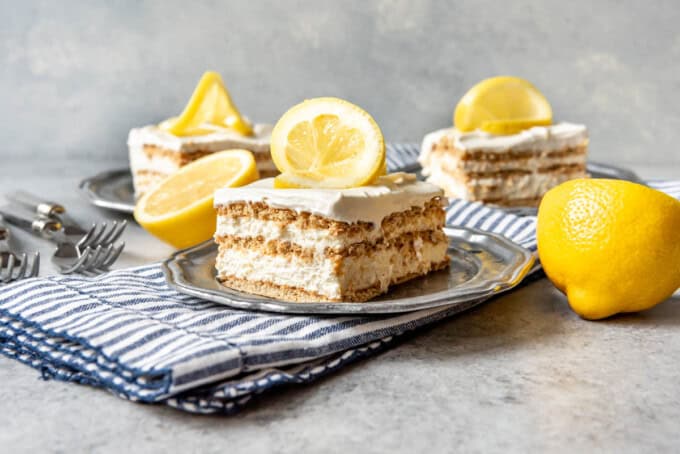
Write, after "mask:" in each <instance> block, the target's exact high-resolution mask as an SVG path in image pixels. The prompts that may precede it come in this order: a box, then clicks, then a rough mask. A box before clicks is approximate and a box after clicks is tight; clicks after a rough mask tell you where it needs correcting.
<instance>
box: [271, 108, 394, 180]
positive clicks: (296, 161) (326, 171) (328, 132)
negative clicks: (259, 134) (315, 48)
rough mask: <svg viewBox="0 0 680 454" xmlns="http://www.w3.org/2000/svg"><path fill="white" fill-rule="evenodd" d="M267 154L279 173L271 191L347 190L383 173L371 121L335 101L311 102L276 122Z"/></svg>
mask: <svg viewBox="0 0 680 454" xmlns="http://www.w3.org/2000/svg"><path fill="white" fill-rule="evenodd" d="M271 154H272V159H273V161H274V164H275V165H276V167H277V168H278V169H279V171H280V172H281V174H282V175H280V176H279V177H277V178H276V180H275V183H274V184H275V187H278V188H287V187H308V188H350V187H355V186H362V185H365V184H368V183H371V182H372V181H373V180H375V178H377V177H378V176H379V175H381V174H383V173H384V172H385V169H386V163H385V141H384V139H383V135H382V132H381V131H380V128H379V127H378V125H377V124H376V122H375V120H374V119H373V117H371V116H370V115H369V114H368V113H367V112H366V111H364V110H363V109H361V108H360V107H358V106H355V105H354V104H352V103H350V102H347V101H344V100H342V99H338V98H315V99H310V100H307V101H304V102H302V103H300V104H298V105H296V106H294V107H292V108H291V109H290V110H288V111H287V112H286V113H285V114H284V115H283V116H282V117H281V119H280V120H279V121H278V122H277V123H276V126H274V129H273V131H272V137H271Z"/></svg>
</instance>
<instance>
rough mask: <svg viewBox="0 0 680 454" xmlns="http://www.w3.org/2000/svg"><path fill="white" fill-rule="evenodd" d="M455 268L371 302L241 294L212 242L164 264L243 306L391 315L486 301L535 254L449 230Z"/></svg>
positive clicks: (217, 297)
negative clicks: (219, 273) (218, 263)
mask: <svg viewBox="0 0 680 454" xmlns="http://www.w3.org/2000/svg"><path fill="white" fill-rule="evenodd" d="M445 232H446V235H447V236H448V238H449V255H450V256H451V266H450V267H449V269H447V270H442V271H437V272H434V273H431V274H429V275H427V276H424V277H422V278H417V279H414V280H411V281H408V282H405V283H403V284H400V285H397V286H395V287H394V288H393V289H391V290H390V291H389V292H388V293H387V294H385V295H382V296H380V297H377V298H375V299H373V300H371V301H369V302H366V303H327V302H318V303H291V302H285V301H278V300H275V299H271V298H266V297H261V296H257V295H252V294H247V293H242V292H239V291H236V290H232V289H230V288H228V287H225V286H224V285H222V284H220V283H219V282H218V281H217V279H216V278H215V275H216V271H215V256H216V255H217V246H216V245H215V243H213V242H212V241H207V242H205V243H202V244H199V245H198V246H194V247H192V248H189V249H185V250H182V251H178V252H176V253H175V254H173V255H172V256H171V257H170V258H168V259H167V260H166V261H165V262H163V271H164V273H165V277H166V279H167V281H168V284H169V285H170V286H171V287H173V288H174V289H176V290H177V291H179V292H181V293H185V294H188V295H193V296H197V297H199V298H203V299H206V300H209V301H214V302H216V303H220V304H224V305H226V306H230V307H235V308H239V309H248V310H258V311H269V312H280V313H288V314H319V315H324V314H355V315H356V314H387V313H399V312H410V311H415V310H419V309H427V308H433V307H439V306H450V305H465V308H466V309H467V308H468V307H472V306H474V304H471V303H472V302H481V301H483V300H485V299H487V298H489V297H491V296H494V295H496V294H498V293H501V292H504V291H506V290H509V289H511V288H512V287H514V286H516V285H517V284H519V283H520V282H521V281H522V279H523V278H524V277H525V276H526V275H527V273H528V272H529V271H530V270H531V267H532V265H533V263H534V258H533V255H532V254H531V252H529V251H527V250H525V249H523V248H521V247H520V246H518V245H516V244H514V243H512V242H511V241H509V240H507V239H505V238H504V237H502V236H500V235H495V234H492V233H488V232H482V231H480V230H475V229H467V228H460V227H447V228H445Z"/></svg>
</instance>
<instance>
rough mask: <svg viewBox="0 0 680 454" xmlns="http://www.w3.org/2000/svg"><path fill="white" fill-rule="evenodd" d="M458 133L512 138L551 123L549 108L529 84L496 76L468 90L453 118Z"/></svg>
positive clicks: (543, 97)
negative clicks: (475, 131) (470, 132)
mask: <svg viewBox="0 0 680 454" xmlns="http://www.w3.org/2000/svg"><path fill="white" fill-rule="evenodd" d="M453 123H454V125H455V126H456V129H458V130H459V131H462V132H469V131H474V130H476V129H481V130H483V131H486V132H489V133H492V134H516V133H518V132H519V131H521V130H523V129H526V128H530V127H532V126H545V125H550V124H551V123H552V108H551V107H550V103H549V102H548V100H547V99H546V98H545V96H543V94H542V93H541V92H540V91H539V90H538V89H537V88H536V87H534V86H533V85H532V84H531V83H530V82H529V81H527V80H524V79H521V78H519V77H512V76H499V77H492V78H490V79H485V80H483V81H481V82H479V83H478V84H477V85H475V86H474V87H472V88H471V89H470V90H468V92H467V93H465V95H464V96H463V97H462V98H461V100H460V101H459V102H458V105H457V106H456V111H455V112H454V115H453Z"/></svg>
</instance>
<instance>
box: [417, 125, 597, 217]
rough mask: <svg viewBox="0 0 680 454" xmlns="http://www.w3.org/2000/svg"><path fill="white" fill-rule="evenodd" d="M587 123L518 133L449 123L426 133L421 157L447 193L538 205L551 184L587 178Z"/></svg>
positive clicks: (426, 171)
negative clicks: (466, 128)
mask: <svg viewBox="0 0 680 454" xmlns="http://www.w3.org/2000/svg"><path fill="white" fill-rule="evenodd" d="M587 152H588V131H587V129H586V127H585V126H584V125H579V124H573V123H558V124H555V125H550V126H535V127H532V128H529V129H525V130H523V131H520V132H518V133H516V134H509V135H496V134H490V133H487V132H484V131H480V130H477V131H471V132H461V131H459V130H458V129H456V128H447V129H442V130H439V131H435V132H432V133H430V134H428V135H426V136H425V138H424V140H423V144H422V149H421V154H420V158H419V162H420V164H421V165H422V167H423V174H424V175H426V176H427V181H429V182H431V183H433V184H436V185H437V186H439V187H441V188H443V189H444V191H445V192H446V195H447V196H449V197H455V198H460V199H466V200H474V201H480V202H483V203H490V204H494V205H501V206H538V204H539V202H540V201H541V198H542V197H543V194H545V193H546V192H547V191H548V190H549V189H551V188H553V187H554V186H557V185H558V184H560V183H563V182H565V181H567V180H572V179H574V178H584V177H587V176H588V174H587V171H586V158H587Z"/></svg>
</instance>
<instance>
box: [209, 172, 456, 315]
mask: <svg viewBox="0 0 680 454" xmlns="http://www.w3.org/2000/svg"><path fill="white" fill-rule="evenodd" d="M445 204H446V199H445V198H444V196H443V192H442V190H441V189H439V188H438V187H436V186H434V185H432V184H429V183H425V182H422V181H416V178H415V176H414V175H410V174H403V173H399V174H392V175H386V176H382V177H379V178H378V179H377V180H376V181H375V182H374V183H373V184H371V185H367V186H362V187H355V188H349V189H311V188H307V189H275V188H274V180H273V179H265V180H260V181H257V182H255V183H252V184H250V185H248V186H244V187H241V188H225V189H221V190H218V191H217V192H216V194H215V207H216V209H217V214H218V217H217V228H216V233H215V241H216V242H217V244H218V246H219V252H218V255H217V260H216V264H215V266H216V268H217V279H218V280H219V281H221V282H222V283H223V284H224V285H226V286H227V287H230V288H232V289H236V290H240V291H243V292H248V293H254V294H258V295H263V296H268V297H272V298H276V299H280V300H284V301H295V302H317V301H347V302H363V301H367V300H369V299H371V298H373V297H375V296H377V295H380V294H381V293H384V292H386V291H387V290H388V288H389V287H390V286H392V285H395V284H399V283H401V282H405V281H408V280H410V279H414V278H416V277H419V276H423V275H425V274H427V273H429V272H431V271H434V270H439V269H443V268H446V267H448V265H449V257H448V256H447V249H448V240H447V238H446V235H445V234H444V231H443V226H444V219H445V216H444V206H445Z"/></svg>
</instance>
